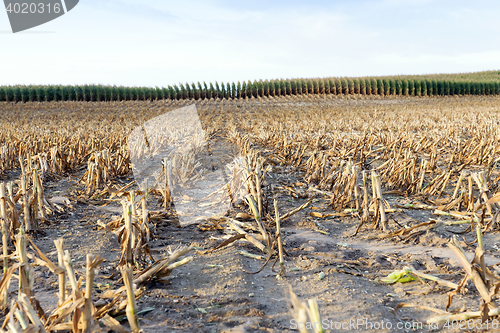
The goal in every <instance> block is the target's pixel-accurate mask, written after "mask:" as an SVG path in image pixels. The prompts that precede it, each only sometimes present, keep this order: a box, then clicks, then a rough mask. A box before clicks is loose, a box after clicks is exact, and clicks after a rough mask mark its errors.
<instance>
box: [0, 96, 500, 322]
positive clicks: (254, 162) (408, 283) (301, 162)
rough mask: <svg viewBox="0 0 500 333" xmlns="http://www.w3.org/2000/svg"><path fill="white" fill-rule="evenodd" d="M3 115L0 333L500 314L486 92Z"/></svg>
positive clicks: (80, 107) (98, 106) (60, 107)
mask: <svg viewBox="0 0 500 333" xmlns="http://www.w3.org/2000/svg"><path fill="white" fill-rule="evenodd" d="M192 104H195V106H196V109H193V108H192V107H191V109H189V108H186V107H189V106H190V105H192ZM0 109H1V110H2V112H1V114H0V123H1V126H2V130H1V131H0V172H1V174H0V175H1V177H2V181H3V183H2V184H0V197H1V198H2V201H1V202H0V213H1V218H2V236H3V237H2V245H3V247H2V251H3V252H2V254H3V256H2V258H3V260H2V262H3V269H4V273H3V278H2V280H1V282H0V300H1V303H2V309H3V310H2V311H3V312H2V323H3V327H2V329H4V330H9V331H12V332H21V331H33V332H35V331H41V332H43V331H44V330H45V331H47V332H49V331H73V332H91V331H98V330H101V331H113V332H125V331H126V332H130V331H134V332H135V331H140V330H143V331H145V332H293V331H298V330H300V329H301V328H303V329H302V330H301V332H308V331H310V332H322V330H323V329H324V330H326V331H353V332H354V331H358V332H359V331H372V330H373V331H375V330H376V331H382V332H384V331H385V332H394V331H401V332H404V331H415V332H417V331H418V332H421V331H424V330H431V329H436V328H437V329H438V330H442V331H457V332H458V331H463V328H465V329H468V330H470V331H474V330H481V329H486V328H487V325H489V326H488V328H489V329H492V328H493V329H494V328H495V326H494V325H496V327H498V326H500V321H499V319H497V318H498V316H499V315H500V308H499V307H498V305H497V302H498V300H497V294H498V286H500V284H499V282H500V271H499V268H498V266H497V263H499V262H500V253H499V252H498V251H499V248H498V245H499V244H500V236H499V232H498V231H499V222H500V220H499V219H500V214H499V212H500V205H499V203H500V143H499V142H500V126H499V125H500V98H499V97H497V96H493V95H488V96H469V95H467V96H460V97H458V96H453V97H451V96H450V97H447V96H437V97H416V96H413V97H411V96H378V95H371V96H366V95H359V94H354V95H349V96H344V95H332V94H329V95H326V94H312V95H301V96H297V95H288V96H282V97H266V96H264V97H260V96H259V95H257V96H256V97H251V98H248V97H246V98H240V99H215V100H214V99H204V100H201V101H193V100H155V101H113V102H70V101H58V102H26V103H11V102H2V103H0ZM178 109H181V110H191V111H189V112H192V111H193V110H195V111H196V113H197V115H198V117H199V122H200V124H201V127H200V128H201V129H202V131H203V137H199V135H197V134H196V133H194V134H193V133H189V131H186V130H184V129H183V128H182V124H181V123H177V125H176V127H175V129H176V131H174V130H172V131H171V132H169V138H170V141H168V143H166V144H165V142H166V141H165V142H164V141H162V140H157V138H158V137H157V136H156V137H155V136H151V135H150V133H151V132H148V131H149V128H150V126H149V125H150V124H155V122H157V124H165V123H168V121H170V119H167V120H165V119H164V120H165V121H161V122H159V121H158V119H163V118H161V117H164V116H165V115H168V114H174V113H175V112H176V111H175V110H178ZM171 111H172V112H174V113H170V112H171ZM186 112H188V111H186ZM158 126H160V125H158ZM193 126H195V125H193ZM153 127H154V126H153ZM156 128H158V127H156ZM191 128H194V127H191ZM166 131H167V130H165V131H164V130H162V131H159V132H161V133H164V132H166ZM131 133H139V134H140V133H146V134H144V137H145V141H144V142H145V143H144V144H143V145H142V144H140V143H138V142H139V141H133V140H132V139H131V138H137V137H139V138H141V135H142V134H141V135H139V136H131ZM161 133H160V134H161ZM156 134H158V133H156ZM152 138H154V139H152ZM141 145H142V146H141ZM165 145H166V147H165ZM174 146H175V147H177V146H179V147H180V148H179V150H177V152H179V151H181V152H182V153H171V150H168V149H167V148H169V147H174ZM138 147H139V148H140V147H142V148H141V149H143V150H140V149H139V152H138ZM145 147H146V148H145ZM186 147H187V148H186ZM167 150H168V151H167ZM144 161H149V162H148V163H146V162H144ZM141 163H142V164H141ZM228 165H229V166H230V167H229V168H228V171H227V172H226V173H224V172H223V170H226V167H227V166H228ZM139 167H140V168H141V170H140V171H141V172H142V171H144V170H147V169H148V168H152V169H151V171H150V172H149V171H148V173H147V175H146V176H144V173H141V172H138V171H136V169H137V168H139ZM153 169H154V170H153ZM219 171H220V174H221V175H222V174H225V175H226V176H227V177H226V178H223V181H221V180H220V179H219V178H217V177H215V176H214V175H219V174H218V173H217V172H219ZM138 175H141V176H140V177H138ZM139 178H140V181H139ZM221 179H222V178H221ZM145 180H147V181H145ZM200 184H202V185H200ZM196 186H201V187H199V188H198V187H196ZM179 188H181V189H183V191H181V192H179V190H178V189H179ZM200 188H203V190H204V191H205V190H206V192H203V196H200V197H199V198H198V197H197V195H200V193H201V192H200V191H201V189H200ZM207 188H209V189H208V190H207ZM221 202H223V203H224V205H221V206H218V204H219V203H221ZM215 207H217V208H218V210H217V209H215ZM220 207H222V208H220ZM214 212H215V213H214ZM318 323H322V328H320V327H319V326H320V325H319V324H318ZM467 325H468V326H467ZM471 325H474V326H471ZM461 328H462V330H461Z"/></svg>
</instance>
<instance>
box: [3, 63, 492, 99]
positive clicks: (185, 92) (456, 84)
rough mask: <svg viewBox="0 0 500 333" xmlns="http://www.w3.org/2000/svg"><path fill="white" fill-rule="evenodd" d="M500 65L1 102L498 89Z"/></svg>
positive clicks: (31, 89)
mask: <svg viewBox="0 0 500 333" xmlns="http://www.w3.org/2000/svg"><path fill="white" fill-rule="evenodd" d="M499 93H500V71H485V72H476V73H464V74H432V75H411V76H404V75H400V76H385V77H359V78H346V77H341V78H317V79H286V80H284V79H280V80H271V81H268V80H265V81H262V80H259V81H256V80H254V81H253V82H252V81H246V82H245V81H243V82H242V83H240V82H238V83H235V82H232V83H229V82H227V83H221V84H219V83H218V82H215V84H213V83H209V84H208V85H207V83H205V82H203V84H201V83H200V82H197V83H196V84H195V83H180V84H179V85H178V86H177V85H173V86H168V87H123V86H103V85H81V86H61V85H47V86H41V85H39V86H36V85H29V86H26V85H17V86H0V102H16V103H17V102H51V101H83V102H97V101H131V100H141V101H148V100H149V101H153V100H162V99H171V100H184V99H194V100H204V99H211V98H213V99H239V98H252V97H254V98H260V97H275V96H286V95H306V94H313V95H322V94H333V95H353V94H361V95H381V96H386V95H399V96H458V95H498V94H499Z"/></svg>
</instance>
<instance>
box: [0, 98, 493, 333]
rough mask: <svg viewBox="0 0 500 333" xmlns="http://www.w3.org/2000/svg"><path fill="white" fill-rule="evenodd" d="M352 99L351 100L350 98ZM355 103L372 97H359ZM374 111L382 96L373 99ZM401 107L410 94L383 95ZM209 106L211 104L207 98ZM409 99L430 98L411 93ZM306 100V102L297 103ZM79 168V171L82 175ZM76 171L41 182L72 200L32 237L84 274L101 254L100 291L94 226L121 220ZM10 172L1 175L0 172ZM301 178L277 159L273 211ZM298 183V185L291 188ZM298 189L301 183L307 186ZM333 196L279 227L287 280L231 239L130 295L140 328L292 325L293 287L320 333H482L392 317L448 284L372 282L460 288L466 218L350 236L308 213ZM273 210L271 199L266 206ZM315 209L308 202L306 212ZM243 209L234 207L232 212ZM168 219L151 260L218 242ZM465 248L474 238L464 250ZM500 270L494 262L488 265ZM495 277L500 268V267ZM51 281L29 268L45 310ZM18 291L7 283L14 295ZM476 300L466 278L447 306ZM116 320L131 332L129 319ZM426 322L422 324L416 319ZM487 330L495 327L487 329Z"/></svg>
mask: <svg viewBox="0 0 500 333" xmlns="http://www.w3.org/2000/svg"><path fill="white" fill-rule="evenodd" d="M356 102H357V101H355V100H354V101H352V103H356ZM362 102H363V103H369V101H368V102H367V101H366V100H363V101H362ZM371 102H372V103H373V105H374V107H376V105H377V103H383V102H384V101H383V100H379V99H374V100H372V101H371ZM387 102H388V103H401V105H404V103H406V102H407V101H406V100H396V101H394V100H389V101H387ZM214 103H216V102H214ZM415 103H422V104H428V103H432V101H430V100H429V99H418V100H417V101H416V102H415ZM304 107H307V106H304ZM82 173H83V171H82ZM80 176H81V174H74V175H67V176H65V177H63V178H61V179H47V180H46V181H45V183H44V186H45V191H46V193H47V195H48V197H53V196H64V197H67V198H69V199H70V200H71V205H72V207H71V208H68V209H67V210H66V212H65V213H62V214H57V215H55V216H52V217H51V218H49V219H48V220H47V221H46V222H44V223H43V224H42V225H41V227H42V230H43V234H40V235H37V236H36V237H35V243H36V244H37V246H38V247H39V248H40V249H41V250H42V251H43V252H44V253H46V254H48V257H49V258H50V259H52V260H53V261H54V262H57V254H56V251H55V246H54V243H53V241H54V239H56V238H58V237H61V236H62V237H64V239H65V243H66V245H67V249H68V250H69V251H70V253H71V256H72V259H73V260H74V263H75V264H74V267H75V268H76V271H77V273H78V274H84V270H85V256H86V254H87V253H94V254H99V255H100V256H102V257H103V258H104V259H105V262H104V263H103V264H101V267H100V270H99V273H98V274H97V276H96V286H97V291H96V292H100V291H104V290H106V288H107V287H108V286H109V283H110V282H112V280H109V279H106V277H109V276H110V275H113V273H114V274H115V275H116V274H118V273H119V272H118V271H117V270H116V266H117V262H118V260H119V257H120V246H119V243H118V241H117V236H115V235H114V234H112V233H110V232H106V231H105V230H104V229H103V228H101V227H100V225H102V224H105V223H107V222H109V221H111V220H113V219H114V218H116V216H118V215H119V214H120V212H121V206H120V204H119V202H111V203H109V202H106V203H104V202H92V203H89V202H83V201H78V200H77V197H78V196H77V190H78V189H79V188H80V189H81V185H78V184H77V181H78V179H79V177H80ZM4 177H5V178H8V175H4ZM132 180H133V178H132V176H129V177H128V178H122V179H117V180H115V182H116V183H117V184H119V185H124V184H128V183H129V182H130V181H132ZM301 180H302V178H301V174H300V173H294V174H289V173H288V170H286V169H285V167H283V166H279V165H275V166H273V169H272V171H271V172H270V173H269V176H268V177H267V180H266V183H265V184H263V188H264V190H265V192H266V196H267V197H268V198H278V201H279V202H280V203H281V207H280V211H282V212H283V213H284V212H287V211H290V210H292V209H293V208H296V207H299V206H300V205H301V204H303V203H304V202H305V201H306V199H305V198H295V197H293V196H291V195H289V193H288V191H287V190H286V189H285V188H284V187H283V185H287V186H292V184H295V183H296V182H300V181H301ZM299 189H300V186H299ZM305 189H306V188H305V187H304V188H303V190H305ZM159 199H160V197H155V196H153V197H151V198H150V205H151V207H155V206H157V207H160V204H159V203H158V202H157V201H158V200H159ZM386 199H388V201H389V203H390V204H391V206H392V207H395V205H396V204H403V203H406V200H407V198H405V197H402V196H398V195H395V194H388V195H386ZM328 201H329V199H328V198H326V197H323V196H322V195H320V194H318V195H317V196H316V199H315V200H314V202H313V203H312V205H311V206H309V207H308V208H306V209H304V210H303V211H301V212H299V213H297V214H296V215H294V216H293V217H292V218H290V219H289V220H287V221H286V222H284V223H283V225H282V228H283V241H284V247H285V250H286V252H287V255H286V264H285V267H286V277H284V278H281V279H278V278H277V274H276V270H277V269H276V267H277V265H276V266H275V269H274V271H273V269H272V267H271V266H272V263H270V264H269V265H267V266H266V267H265V268H264V269H263V270H262V271H261V272H260V273H257V274H250V273H249V272H256V271H258V270H259V269H260V267H261V266H262V265H263V263H264V261H263V260H257V259H252V258H249V257H245V256H242V255H241V254H239V253H237V252H236V251H237V250H246V251H248V252H250V253H254V254H259V255H260V254H261V253H258V251H257V250H256V248H255V247H253V246H251V244H249V243H248V242H244V241H237V242H235V243H233V244H231V245H229V246H227V247H224V248H222V249H220V250H216V251H214V252H212V253H210V254H205V255H203V254H195V259H194V261H193V262H191V263H189V264H188V265H185V266H182V267H180V268H178V269H176V270H175V271H174V272H173V274H172V275H171V276H169V277H168V278H167V280H166V281H163V282H154V283H149V284H148V285H147V289H146V291H145V293H144V294H143V296H142V297H141V298H140V299H139V300H138V306H139V310H144V309H147V310H149V311H148V312H146V313H143V314H141V315H140V324H141V327H142V328H143V330H144V331H145V332H169V333H170V332H206V333H211V332H296V330H295V329H294V328H295V322H294V321H292V318H291V316H290V314H289V308H288V295H289V290H290V287H291V288H292V289H293V291H294V292H295V293H296V294H297V295H298V297H299V299H301V300H302V301H307V300H308V299H312V298H316V299H317V300H318V304H319V309H320V314H321V317H322V319H323V320H324V323H326V325H325V328H326V331H328V332H344V331H345V332H369V331H374V332H375V331H376V332H427V331H457V332H458V331H461V332H464V331H469V332H472V331H474V332H475V331H486V329H477V327H476V328H472V329H471V328H470V327H469V328H468V327H467V326H465V327H463V328H464V329H451V328H450V329H447V328H444V327H439V328H438V329H434V328H432V327H429V326H427V325H426V324H425V321H426V319H427V318H429V317H430V316H432V315H433V313H432V312H429V311H424V310H420V309H417V308H403V309H400V310H398V312H397V314H396V313H395V308H396V306H397V305H398V304H399V303H414V304H417V305H422V306H430V307H436V308H439V309H443V310H444V308H445V305H446V302H447V291H449V290H448V288H445V287H442V286H440V285H436V284H433V283H426V284H421V283H419V282H409V283H405V284H401V283H397V284H394V285H386V284H383V283H381V282H379V281H378V279H379V278H382V277H384V276H386V275H388V274H389V273H391V272H393V271H395V270H400V269H402V268H403V267H404V266H413V267H414V268H415V269H418V270H420V271H422V272H426V273H429V274H433V275H436V276H439V277H441V278H444V279H447V280H450V281H454V282H456V283H458V282H459V281H460V280H461V279H462V277H463V274H464V271H463V269H462V268H461V266H460V265H459V264H458V263H457V261H456V259H455V257H454V255H453V253H452V252H451V251H450V250H449V249H448V247H447V245H446V244H447V242H448V240H449V239H450V238H451V237H452V235H457V236H458V237H459V240H460V241H461V244H462V246H463V247H464V249H465V250H466V251H467V252H468V254H469V255H470V257H471V258H472V255H473V252H474V250H475V246H476V245H475V244H471V243H473V241H474V240H475V234H474V233H471V232H468V233H465V234H459V233H460V232H461V231H463V230H465V229H466V228H467V227H468V226H467V225H457V226H440V227H437V228H434V229H429V230H427V231H426V232H424V233H423V234H421V235H417V236H415V237H413V238H410V239H406V240H405V239H403V237H393V238H379V237H378V236H379V235H380V232H379V231H374V230H371V229H368V228H364V229H362V231H361V232H360V233H359V234H358V235H357V236H356V237H350V235H352V234H353V233H354V231H355V230H356V228H357V226H358V224H359V221H360V220H359V218H356V217H329V218H317V217H312V216H310V213H311V212H313V211H317V212H323V213H329V212H331V210H329V209H328ZM269 205H272V202H270V203H269ZM311 207H314V209H313V208H311ZM241 211H245V212H248V211H247V210H245V209H244V208H242V207H234V208H233V209H232V210H231V211H230V212H229V216H232V217H234V216H236V214H237V213H238V212H241ZM170 218H171V219H172V222H162V223H158V225H157V228H156V233H155V234H154V236H153V240H152V242H151V243H150V248H151V252H152V255H153V257H154V258H155V259H158V258H161V257H162V256H164V255H166V254H167V253H168V251H171V250H172V249H174V248H176V247H178V246H179V245H195V246H197V247H199V248H200V250H201V249H210V248H213V247H215V246H217V245H218V244H220V243H221V241H222V240H223V236H224V235H225V233H224V230H212V231H202V230H200V228H199V226H198V225H191V226H187V227H182V228H179V227H178V225H177V223H176V222H175V216H173V215H172V216H170ZM431 219H435V220H440V221H447V220H449V219H448V218H447V217H439V216H434V215H433V214H432V211H431V210H410V209H399V210H398V211H397V212H395V213H390V214H389V227H390V228H391V229H397V228H399V226H404V225H406V226H408V227H411V226H415V225H417V224H419V223H422V222H426V221H429V220H431ZM469 244H470V245H469ZM498 245H500V235H499V233H498V232H490V233H488V234H486V235H485V246H486V253H487V257H486V261H487V264H489V265H496V264H497V263H499V262H500V252H499V248H498V247H497V246H498ZM493 268H494V269H497V266H493ZM498 273H499V274H500V272H498ZM57 288H58V285H57V277H56V276H55V275H53V274H50V273H49V272H48V271H47V270H46V269H44V268H42V267H36V280H35V289H34V292H35V295H36V297H37V298H38V299H39V300H40V302H41V304H42V307H43V308H44V309H45V310H46V311H49V310H50V309H53V308H54V307H55V306H56V303H57V297H56V296H55V295H56V294H57ZM13 291H14V290H13ZM479 303H480V297H479V296H478V294H477V291H476V290H475V288H474V286H473V285H472V284H469V291H468V293H466V294H465V295H457V296H456V297H455V298H454V300H453V305H452V309H459V308H461V307H464V308H465V309H471V310H476V309H478V308H479ZM122 323H123V325H124V327H128V324H127V323H126V320H124V321H123V322H122ZM421 325H422V326H421ZM490 331H491V329H490Z"/></svg>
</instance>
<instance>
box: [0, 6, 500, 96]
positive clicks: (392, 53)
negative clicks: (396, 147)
mask: <svg viewBox="0 0 500 333" xmlns="http://www.w3.org/2000/svg"><path fill="white" fill-rule="evenodd" d="M499 17H500V1H494V0H492V1H458V0H455V1H446V0H441V1H440V0H435V1H433V0H374V1H363V0H349V1H311V0H310V1H298V0H279V1H272V0H267V1H265V0H253V1H229V0H219V1H210V0H208V1H188V0H182V1H165V0H152V1H132V0H128V1H127V0H123V1H122V0H80V3H79V4H78V6H76V7H75V8H74V9H73V10H72V11H70V12H69V13H67V14H66V15H64V16H62V17H60V18H58V19H56V20H54V21H51V22H49V23H47V24H44V25H41V26H39V27H35V28H33V29H30V30H27V31H26V32H21V33H17V34H12V33H11V31H10V24H9V20H8V17H7V14H6V12H5V11H4V10H3V8H0V85H11V84H85V83H87V84H116V85H129V86H167V85H172V84H178V83H179V82H182V83H184V82H197V81H207V82H215V81H219V82H221V81H223V82H227V81H242V80H254V79H257V80H258V79H275V78H298V77H332V76H368V75H393V74H424V73H445V72H446V73H458V72H470V71H482V70H494V69H500V24H498V20H499Z"/></svg>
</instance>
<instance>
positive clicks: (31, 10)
mask: <svg viewBox="0 0 500 333" xmlns="http://www.w3.org/2000/svg"><path fill="white" fill-rule="evenodd" d="M6 9H7V13H9V14H11V13H16V14H35V13H39V14H42V13H48V14H50V13H55V14H59V13H60V12H61V10H62V8H61V4H60V3H54V4H44V3H35V2H30V3H26V2H24V3H14V4H12V3H9V4H8V5H7V7H6Z"/></svg>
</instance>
